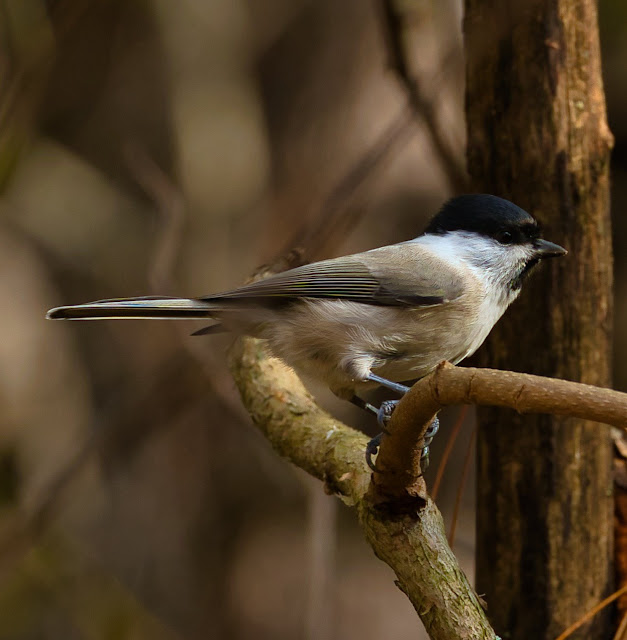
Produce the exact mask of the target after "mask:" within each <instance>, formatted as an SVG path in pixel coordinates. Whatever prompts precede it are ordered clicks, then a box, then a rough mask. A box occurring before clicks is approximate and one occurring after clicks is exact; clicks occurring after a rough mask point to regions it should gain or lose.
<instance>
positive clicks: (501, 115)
mask: <svg viewBox="0 0 627 640" xmlns="http://www.w3.org/2000/svg"><path fill="white" fill-rule="evenodd" d="M465 6H466V14H465V20H464V30H465V39H466V49H467V105H466V108H467V120H468V168H469V172H470V175H471V179H472V184H473V190H476V191H485V192H489V193H494V194H497V195H500V196H503V197H506V198H509V199H511V200H513V201H514V202H516V203H517V204H518V205H520V206H522V207H524V208H525V209H527V210H528V211H529V212H530V213H532V214H533V215H535V216H536V217H537V218H538V219H539V220H540V221H541V222H542V223H543V226H544V228H545V237H546V238H548V239H551V240H553V241H555V242H559V243H560V244H563V245H564V246H565V247H566V248H567V249H568V250H569V255H568V256H566V257H565V258H563V259H561V260H555V261H551V262H549V263H547V264H545V265H542V266H541V267H540V268H539V269H538V271H539V273H537V274H535V277H533V278H532V281H531V282H529V283H528V286H527V287H526V290H525V291H523V294H522V296H521V300H520V301H519V302H517V303H516V305H514V308H513V309H511V310H510V312H508V314H506V317H505V318H504V319H503V320H502V321H501V322H500V323H499V325H497V327H496V329H495V330H494V331H493V332H492V335H491V337H490V339H489V341H488V343H487V345H486V348H484V350H483V351H482V355H481V356H480V357H481V359H482V363H483V364H486V363H489V365H490V366H496V367H498V368H502V369H513V370H517V371H527V372H530V373H537V374H541V375H546V376H552V377H557V378H564V379H569V380H578V381H582V382H586V383H589V384H595V385H599V386H609V384H610V342H611V318H612V302H611V286H612V257H611V233H610V220H609V189H608V167H609V155H610V149H611V146H612V136H611V134H610V132H609V130H608V127H607V122H606V116H605V100H604V94H603V85H602V79H601V66H600V53H599V41H598V29H597V9H596V2H595V0H526V1H525V2H523V1H517V0H466V2H465ZM479 419H480V423H481V428H480V433H479V438H478V516H477V518H478V522H477V532H478V551H477V576H478V577H477V589H478V592H479V593H482V594H485V597H486V600H487V602H488V606H489V610H488V611H489V616H490V618H491V621H492V623H493V625H494V626H495V629H496V631H497V632H498V633H501V634H503V635H505V634H508V635H507V636H506V637H508V638H512V639H516V638H521V639H522V638H525V639H528V638H534V640H540V639H542V638H555V637H556V636H557V635H559V633H560V632H561V631H562V630H563V629H564V628H565V627H567V626H568V625H569V624H571V623H572V622H574V621H575V620H576V619H577V618H578V617H580V616H581V615H582V613H583V612H584V611H585V610H586V609H588V608H590V607H592V606H593V605H595V604H596V603H598V602H599V601H600V600H601V599H602V598H603V597H604V596H606V595H608V593H609V592H610V591H611V589H612V585H613V569H612V536H613V533H612V508H613V505H612V455H611V444H610V434H609V431H608V429H607V428H599V426H598V425H592V424H590V423H586V422H585V421H583V420H575V419H572V418H563V417H559V416H548V415H527V416H521V415H515V414H514V413H513V412H511V411H507V410H503V409H492V408H490V409H480V410H479ZM610 629H611V627H610V615H609V612H605V613H603V614H600V615H599V616H597V617H596V618H595V619H594V620H593V621H592V622H591V623H590V624H588V625H586V626H585V627H583V628H582V629H581V630H580V631H578V632H577V633H576V634H575V635H574V636H573V637H576V638H586V639H593V638H607V637H610V636H611V631H610Z"/></svg>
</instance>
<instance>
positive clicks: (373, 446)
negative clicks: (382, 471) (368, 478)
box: [366, 432, 383, 471]
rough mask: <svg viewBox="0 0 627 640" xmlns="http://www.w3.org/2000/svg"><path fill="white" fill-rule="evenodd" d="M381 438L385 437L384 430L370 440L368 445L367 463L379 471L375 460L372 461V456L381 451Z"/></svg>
mask: <svg viewBox="0 0 627 640" xmlns="http://www.w3.org/2000/svg"><path fill="white" fill-rule="evenodd" d="M381 438H383V432H381V433H379V434H378V435H376V436H375V437H374V438H373V439H372V440H370V442H369V443H368V444H367V445H366V463H367V464H368V466H369V467H370V468H371V469H372V470H373V471H378V469H377V467H376V466H375V464H374V462H373V461H372V456H376V455H377V453H379V445H380V444H381Z"/></svg>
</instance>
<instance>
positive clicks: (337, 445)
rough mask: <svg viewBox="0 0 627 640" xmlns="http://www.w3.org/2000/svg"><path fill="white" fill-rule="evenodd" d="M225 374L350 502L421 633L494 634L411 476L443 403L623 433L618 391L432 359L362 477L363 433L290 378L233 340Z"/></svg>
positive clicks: (244, 341)
mask: <svg viewBox="0 0 627 640" xmlns="http://www.w3.org/2000/svg"><path fill="white" fill-rule="evenodd" d="M230 361H231V370H232V373H233V376H234V378H235V382H236V384H237V386H238V388H239V390H240V393H241V395H242V399H243V401H244V404H245V406H246V408H247V410H248V411H249V413H250V415H251V417H252V419H253V421H254V422H255V424H256V425H257V426H258V427H259V428H260V429H261V431H262V432H263V433H264V435H265V436H266V437H267V438H268V440H269V441H270V443H271V444H272V446H273V447H274V449H275V450H276V451H277V453H279V454H280V455H281V456H283V457H284V458H286V459H288V460H290V461H291V462H292V463H294V464H295V465H297V466H298V467H300V468H302V469H304V470H305V471H307V472H308V473H310V474H311V475H312V476H314V477H316V478H318V479H320V480H322V481H323V482H324V483H325V488H326V490H327V491H329V492H331V493H335V494H336V495H338V496H339V497H340V498H342V499H343V500H344V501H345V502H346V503H348V504H350V505H352V506H353V507H354V508H355V509H356V511H357V513H358V516H359V519H360V522H361V525H362V527H363V529H364V533H365V535H366V538H367V539H368V542H369V543H370V545H371V546H372V548H373V550H374V552H375V554H376V555H377V557H379V558H380V559H381V560H383V561H384V562H386V563H387V564H388V565H389V566H390V567H392V569H393V570H394V571H395V573H396V575H397V578H398V581H397V584H398V586H399V588H400V589H401V590H402V591H403V592H404V593H405V594H406V595H407V597H408V598H409V599H410V601H411V602H412V604H413V605H414V607H415V609H416V611H417V612H418V614H419V616H420V618H421V619H422V621H423V623H424V625H425V627H426V629H427V632H428V633H429V636H430V637H431V638H433V639H435V640H438V639H446V640H450V639H451V638H466V637H472V638H496V635H495V633H494V631H493V629H492V628H491V627H490V625H489V623H488V621H487V618H486V616H485V614H484V612H483V610H482V608H481V605H480V603H479V600H478V598H477V596H476V594H475V592H474V590H473V589H472V587H471V585H470V584H469V583H468V581H467V579H466V577H465V576H464V574H463V572H462V571H461V569H460V567H459V565H458V563H457V560H456V559H455V556H454V555H453V552H452V551H451V549H450V548H449V546H448V543H447V540H446V535H445V531H444V526H443V523H442V517H441V515H440V513H439V511H438V509H437V507H436V506H435V504H434V503H433V502H432V501H431V499H430V498H429V496H428V494H427V491H426V487H425V485H424V481H423V479H422V476H421V474H420V450H421V447H422V438H423V436H424V431H425V429H426V427H427V425H428V424H429V423H430V421H431V419H432V417H433V416H434V415H435V414H436V413H437V411H439V410H440V409H441V408H442V407H444V406H446V405H451V404H479V405H495V406H501V407H510V408H512V409H514V410H517V411H520V412H522V413H526V412H547V413H555V414H560V415H569V416H574V417H579V418H586V419H590V420H594V421H598V422H604V423H606V424H611V425H614V426H616V427H620V428H622V429H626V430H627V394H624V393H619V392H617V391H612V390H609V389H600V388H598V387H593V386H590V385H584V384H579V383H575V382H567V381H562V380H555V379H549V378H543V377H540V376H531V375H526V374H520V373H514V372H509V371H494V370H490V369H471V368H458V367H454V366H453V365H450V364H448V363H442V364H441V365H440V366H439V367H438V368H437V369H436V370H435V371H434V372H433V373H432V374H431V375H429V376H427V377H426V378H423V379H422V380H421V381H419V382H418V383H416V384H415V385H414V386H413V387H412V389H411V391H410V392H409V393H408V394H407V395H406V396H405V397H404V398H403V399H402V401H401V402H400V403H399V405H398V407H397V410H396V411H395V413H394V415H393V418H392V420H391V421H390V424H389V435H387V436H385V437H384V438H383V441H382V443H381V448H380V452H379V456H378V458H377V468H378V469H379V472H377V473H375V474H371V473H370V470H369V469H368V467H367V465H366V463H365V458H364V451H365V447H366V443H367V438H366V437H365V436H364V435H363V434H362V433H360V432H358V431H356V430H354V429H352V428H350V427H348V426H346V425H344V424H342V423H341V422H340V421H338V420H336V419H335V418H333V417H332V416H331V415H329V414H328V413H326V412H325V411H323V410H322V409H321V408H320V407H319V406H318V405H317V404H316V403H315V401H314V399H313V398H312V396H311V394H310V393H309V392H308V391H307V390H306V389H305V387H304V386H303V384H302V382H301V381H300V379H299V378H298V377H297V375H296V374H295V373H294V372H293V371H292V370H291V369H289V368H288V367H286V366H285V365H284V364H283V363H282V362H281V361H280V360H278V359H276V358H273V357H271V356H270V355H268V353H267V352H266V350H265V348H264V346H263V343H262V342H261V341H259V340H255V339H253V338H240V339H238V340H237V342H236V343H235V345H234V346H233V348H232V351H231V358H230Z"/></svg>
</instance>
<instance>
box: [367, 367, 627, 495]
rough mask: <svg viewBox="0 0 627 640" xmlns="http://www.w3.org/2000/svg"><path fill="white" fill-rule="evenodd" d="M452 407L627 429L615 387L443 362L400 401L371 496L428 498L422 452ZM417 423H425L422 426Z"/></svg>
mask: <svg viewBox="0 0 627 640" xmlns="http://www.w3.org/2000/svg"><path fill="white" fill-rule="evenodd" d="M453 404H474V405H481V406H494V407H508V408H510V409H514V410H515V411H518V412H519V413H551V414H554V415H562V416H570V417H573V418H582V419H584V420H593V421H595V422H602V423H605V424H609V425H612V426H615V427H618V428H620V429H623V430H627V394H626V393H621V392H619V391H614V390H613V389H602V388H600V387H595V386H592V385H587V384H581V383H579V382H569V381H567V380H556V379H554V378H546V377H543V376H533V375H529V374H526V373H515V372H513V371H498V370H495V369H473V368H470V367H455V366H453V365H452V364H450V363H448V362H443V363H442V364H440V366H439V367H438V368H437V369H436V370H435V371H434V372H433V373H431V374H430V375H428V376H427V377H425V378H423V379H422V380H419V381H418V382H417V383H416V384H415V385H414V386H413V387H412V388H411V390H410V391H409V393H407V394H406V395H405V396H404V397H403V398H402V399H401V401H400V402H399V404H398V407H397V408H396V410H395V411H394V414H393V416H392V420H390V424H389V425H388V433H389V435H384V436H383V439H382V441H381V447H380V449H379V455H378V457H377V465H376V466H377V469H380V471H381V472H380V473H377V474H375V475H374V476H373V483H372V487H371V492H372V493H373V497H375V499H376V500H377V501H379V502H390V501H392V502H394V501H397V500H401V501H406V500H407V499H411V498H419V499H423V498H424V491H425V488H424V480H423V478H422V474H421V471H420V454H421V451H422V446H423V442H422V441H423V438H424V432H425V430H426V428H427V426H428V425H429V423H430V422H431V420H432V419H433V416H434V415H435V414H436V413H437V412H438V411H439V410H440V409H442V408H443V407H446V406H449V405H453ZM417 425H422V427H420V428H419V427H418V426H417Z"/></svg>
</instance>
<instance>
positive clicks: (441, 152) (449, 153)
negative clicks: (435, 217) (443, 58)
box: [381, 0, 468, 193]
mask: <svg viewBox="0 0 627 640" xmlns="http://www.w3.org/2000/svg"><path fill="white" fill-rule="evenodd" d="M402 4H403V3H401V2H398V0H381V6H382V11H381V13H382V16H383V26H384V29H385V34H386V42H387V46H388V56H389V64H390V67H391V68H392V70H393V71H394V72H395V73H396V75H397V76H398V79H399V81H400V82H401V84H402V86H403V88H404V89H405V92H406V93H407V98H408V100H409V104H410V106H411V108H412V109H413V111H414V113H415V114H416V115H417V116H418V117H419V118H420V119H421V120H422V121H423V122H424V123H425V125H426V128H427V131H428V133H429V137H430V138H431V142H432V144H433V147H434V149H435V151H436V153H437V156H438V158H439V160H440V162H441V164H442V168H443V169H444V172H445V175H446V177H447V179H448V182H449V185H450V187H451V189H452V191H453V192H455V193H463V192H464V191H466V190H467V188H468V176H467V174H466V170H465V168H464V166H463V163H462V162H461V161H460V154H459V153H457V152H456V150H455V149H454V148H453V147H452V146H451V144H450V143H449V141H448V139H447V138H446V136H445V134H444V127H443V125H442V123H441V122H440V118H439V117H438V113H437V108H436V105H435V104H434V102H433V100H432V99H431V98H430V96H429V95H428V93H427V91H426V90H425V88H424V86H423V83H422V82H421V80H420V78H419V77H417V76H416V74H415V73H414V71H413V70H412V66H411V64H410V61H409V59H408V54H407V47H406V46H405V42H404V40H405V31H406V24H407V22H408V18H407V16H406V15H405V12H406V11H407V9H403V8H402V7H401V6H400V5H402ZM404 4H407V3H404Z"/></svg>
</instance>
